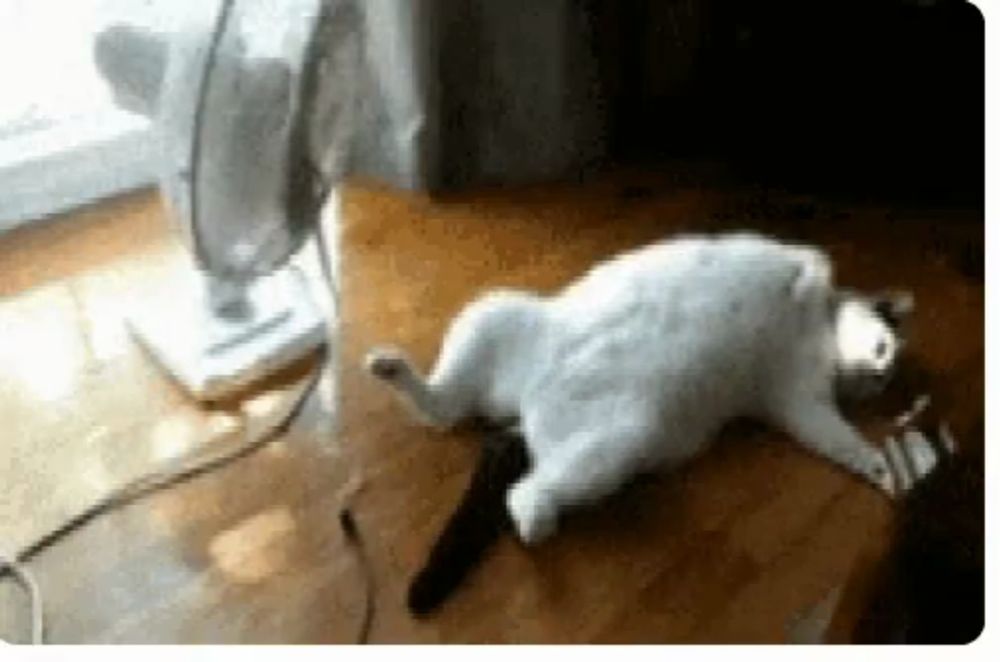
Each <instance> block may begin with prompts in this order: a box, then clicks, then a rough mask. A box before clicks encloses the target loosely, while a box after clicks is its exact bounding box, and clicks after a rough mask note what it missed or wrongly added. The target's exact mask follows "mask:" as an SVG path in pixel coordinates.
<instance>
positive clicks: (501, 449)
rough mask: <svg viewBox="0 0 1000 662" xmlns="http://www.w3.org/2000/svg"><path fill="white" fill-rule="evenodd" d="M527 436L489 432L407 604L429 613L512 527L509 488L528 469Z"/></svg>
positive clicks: (416, 611)
mask: <svg viewBox="0 0 1000 662" xmlns="http://www.w3.org/2000/svg"><path fill="white" fill-rule="evenodd" d="M528 462H529V460H528V452H527V447H526V445H525V442H524V439H523V438H522V437H521V436H520V435H519V434H518V433H516V432H512V431H504V432H494V433H491V434H489V435H488V436H487V438H486V439H485V440H484V443H483V445H482V450H481V451H480V456H479V462H478V464H477V466H476V469H475V473H474V474H473V476H472V480H471V481H470V482H469V485H468V487H467V488H466V490H465V493H464V494H463V495H462V501H461V502H460V503H459V506H458V508H457V509H456V510H455V512H454V513H453V514H452V516H451V519H449V520H448V524H447V525H445V528H444V531H442V533H441V535H440V536H439V537H438V539H437V542H436V543H435V545H434V547H433V548H432V549H431V552H430V554H429V555H428V558H427V562H426V563H425V564H424V567H423V569H422V570H421V571H420V572H419V573H417V575H416V577H414V579H413V582H412V583H411V584H410V591H409V594H408V596H407V607H408V608H409V610H410V613H411V614H413V615H414V616H425V615H427V614H429V613H431V612H433V611H434V610H435V609H437V608H438V607H439V606H441V604H442V603H443V602H444V601H445V600H446V599H447V598H448V596H449V595H451V593H452V592H453V591H454V590H455V589H456V588H457V587H458V585H459V584H461V582H462V580H463V579H465V576H466V575H467V574H468V573H469V571H470V570H472V568H473V567H475V565H476V563H478V562H479V560H480V559H481V558H482V557H483V554H485V552H486V550H487V549H488V548H489V546H490V545H491V544H493V543H494V542H495V541H496V540H497V538H499V537H500V535H501V534H502V533H503V532H504V531H505V530H509V529H510V520H509V516H508V515H507V508H506V501H505V496H506V493H507V489H508V488H509V487H510V486H511V485H512V484H513V483H514V482H515V481H517V480H518V479H519V478H520V477H521V475H522V474H524V472H525V471H527V469H528Z"/></svg>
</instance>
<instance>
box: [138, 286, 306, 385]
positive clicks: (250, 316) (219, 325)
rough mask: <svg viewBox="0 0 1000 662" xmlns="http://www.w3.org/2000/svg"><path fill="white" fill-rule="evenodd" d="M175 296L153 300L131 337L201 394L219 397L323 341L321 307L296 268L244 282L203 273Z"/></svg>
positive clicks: (140, 310) (142, 309) (143, 308)
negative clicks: (227, 281)
mask: <svg viewBox="0 0 1000 662" xmlns="http://www.w3.org/2000/svg"><path fill="white" fill-rule="evenodd" d="M178 289H179V290H182V291H175V292H173V293H171V295H169V300H147V301H146V302H144V304H143V305H142V306H141V307H139V308H138V309H137V310H136V311H135V312H134V313H133V315H132V316H131V317H130V318H129V320H128V326H129V329H130V330H131V332H132V334H133V336H135V338H136V339H137V340H138V341H139V343H140V344H141V345H143V346H144V347H145V348H146V349H147V350H148V351H149V352H150V354H152V356H153V357H154V358H155V359H156V360H157V361H159V363H160V364H162V365H163V367H164V368H166V370H167V371H168V372H169V373H170V374H171V376H173V377H174V379H176V380H177V381H178V382H180V384H181V385H182V386H184V388H186V389H187V390H188V391H189V392H190V393H191V394H193V395H194V396H195V397H196V398H198V399H200V400H219V399H222V398H225V397H226V396H228V395H231V394H233V393H235V392H238V391H241V390H243V389H245V388H247V387H248V386H250V385H251V384H253V383H254V382H255V381H257V380H259V379H260V378H262V377H265V376H267V375H269V374H271V373H273V372H275V371H276V370H279V369H281V368H283V367H285V366H287V365H289V364H290V363H292V362H294V361H296V360H298V359H300V358H302V357H304V356H305V355H307V354H308V353H309V352H310V351H312V350H314V349H316V348H317V347H319V346H320V345H321V344H322V343H323V342H324V341H325V334H326V327H325V325H324V319H323V315H322V313H321V312H320V311H319V310H318V309H317V307H316V306H315V304H314V303H313V301H312V299H311V298H310V295H309V291H308V287H307V284H306V282H305V280H304V278H302V277H301V276H300V274H299V273H298V272H295V271H293V270H291V269H288V268H284V269H278V270H276V271H274V272H273V273H271V274H269V275H267V276H264V277H261V278H259V279H257V280H255V281H254V282H252V283H250V284H248V285H247V286H246V287H242V286H236V285H233V284H228V283H222V282H219V281H215V280H212V279H211V278H210V277H207V276H202V277H201V278H199V279H196V280H195V281H194V282H193V283H190V284H185V285H184V286H180V285H179V286H178Z"/></svg>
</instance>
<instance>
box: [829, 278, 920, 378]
mask: <svg viewBox="0 0 1000 662" xmlns="http://www.w3.org/2000/svg"><path fill="white" fill-rule="evenodd" d="M913 306H914V301H913V295H912V294H910V293H909V292H889V293H885V294H880V295H877V296H865V295H861V294H857V293H853V292H845V293H843V294H842V295H841V296H840V297H838V300H837V305H836V307H835V310H834V319H833V323H834V339H835V344H836V354H837V389H838V392H839V393H840V394H841V395H843V396H847V397H865V396H870V395H875V394H877V393H879V392H881V391H882V390H883V389H884V388H885V385H886V384H887V383H888V381H889V378H890V377H891V376H892V373H893V370H894V369H895V367H896V364H897V362H898V360H899V354H900V351H901V350H902V348H903V346H904V344H905V336H904V323H905V321H906V320H907V318H909V316H910V314H911V313H912V312H913Z"/></svg>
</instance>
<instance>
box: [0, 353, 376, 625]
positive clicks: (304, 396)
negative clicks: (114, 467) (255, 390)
mask: <svg viewBox="0 0 1000 662" xmlns="http://www.w3.org/2000/svg"><path fill="white" fill-rule="evenodd" d="M326 354H327V351H326V349H325V346H324V350H323V351H322V355H321V357H320V364H319V366H317V368H316V370H315V371H314V373H313V375H312V376H311V377H310V379H309V382H308V383H307V384H306V385H305V386H304V387H303V388H302V390H301V391H300V393H299V394H298V395H297V396H296V397H295V399H294V401H293V403H292V405H291V406H290V407H289V408H288V410H287V411H286V412H285V413H284V414H283V415H282V416H281V417H279V420H278V421H277V422H276V423H275V424H274V425H272V426H270V427H268V428H267V429H266V430H264V431H263V432H262V433H261V434H259V435H257V436H256V437H254V438H252V439H250V440H249V441H246V442H243V443H240V444H238V445H236V446H235V447H233V448H228V449H225V450H222V451H220V452H218V453H215V454H213V455H210V456H208V457H199V456H196V457H194V458H187V459H186V461H183V462H181V463H180V466H178V467H176V468H173V469H167V470H158V471H153V472H151V473H149V474H147V475H145V476H142V477H140V478H138V479H136V480H133V481H130V482H129V483H126V484H125V485H123V486H122V487H120V488H117V489H115V490H113V491H112V492H111V493H109V494H108V495H106V496H105V497H103V498H102V499H100V500H98V501H97V502H95V503H93V504H92V505H90V506H89V507H88V508H86V509H85V510H83V511H82V512H80V513H79V514H77V515H76V516H74V517H73V518H71V519H69V520H67V521H66V522H64V523H63V524H61V525H60V526H58V527H56V528H55V529H53V530H51V531H49V532H47V533H45V534H44V535H42V536H41V537H40V538H39V539H38V540H36V541H35V542H33V543H31V544H29V545H28V546H26V547H25V548H24V549H22V550H21V551H20V552H18V553H17V554H15V555H14V557H13V558H4V557H3V556H0V579H2V578H3V577H4V576H5V575H7V574H8V573H9V574H10V575H11V576H12V577H13V578H14V580H15V581H16V582H17V583H18V585H19V586H20V587H21V588H22V589H23V590H24V591H25V592H26V593H27V595H28V599H29V603H30V610H31V643H33V644H43V643H45V610H44V603H43V601H42V593H41V590H40V589H39V587H38V583H37V582H36V581H35V579H34V578H33V576H32V574H31V572H30V571H29V570H28V569H27V567H25V564H26V563H28V562H30V561H31V560H32V559H34V558H35V557H36V556H38V555H39V554H40V553H42V552H43V551H45V550H46V549H48V548H50V547H51V546H52V545H54V544H56V543H57V542H59V541H61V540H63V539H64V538H66V537H67V536H69V535H70V534H72V533H74V532H76V531H78V530H80V529H81V528H83V527H84V526H86V525H87V524H89V523H90V522H91V521H93V520H95V519H97V518H98V517H100V516H102V515H105V514H107V513H109V512H111V511H113V510H116V509H118V508H121V507H123V506H126V505H129V504H131V503H133V502H135V501H137V500H139V499H141V498H143V497H146V496H149V495H151V494H154V493H156V492H160V491H162V490H165V489H167V488H169V487H174V486H176V485H179V484H181V483H184V482H187V481H189V480H191V479H193V478H196V477H198V476H201V475H204V474H206V473H208V472H211V471H213V470H216V469H220V468H222V467H224V466H226V465H229V464H230V463H232V462H234V461H236V460H238V459H241V458H244V457H247V456H248V455H251V454H253V453H254V452H256V451H258V450H260V449H261V448H263V447H264V446H266V445H267V444H268V443H270V442H272V441H274V440H275V439H277V438H279V437H280V436H282V435H283V434H284V433H285V432H287V431H288V429H289V428H290V427H291V425H292V423H293V422H294V421H295V419H296V418H297V417H298V415H299V414H300V413H301V411H302V409H303V407H304V406H305V403H306V402H307V400H308V399H309V396H310V395H311V394H312V393H313V392H314V391H315V390H316V387H317V385H318V384H319V382H320V379H321V378H322V375H323V373H324V368H325V367H326V365H327V360H326ZM340 520H341V525H342V528H343V530H344V534H345V536H346V537H347V539H348V541H349V542H350V543H351V544H352V545H353V546H354V547H355V549H356V551H357V552H358V557H359V562H360V563H361V566H362V573H363V577H364V580H365V613H364V616H363V619H362V622H361V625H360V627H359V631H358V635H357V639H356V641H357V643H365V642H366V641H367V639H368V633H369V631H370V628H371V621H372V616H373V612H374V590H373V581H372V576H371V568H370V566H369V564H368V560H367V556H366V555H365V553H364V549H363V545H362V543H361V534H360V532H359V531H358V528H357V524H356V522H355V521H354V517H353V515H352V514H351V512H350V510H349V508H347V507H344V509H343V510H342V511H341V513H340ZM345 522H349V523H350V524H349V525H347V524H345Z"/></svg>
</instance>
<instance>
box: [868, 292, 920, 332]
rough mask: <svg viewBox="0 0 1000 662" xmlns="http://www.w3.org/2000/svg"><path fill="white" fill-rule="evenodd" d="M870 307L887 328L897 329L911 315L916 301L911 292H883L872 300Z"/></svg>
mask: <svg viewBox="0 0 1000 662" xmlns="http://www.w3.org/2000/svg"><path fill="white" fill-rule="evenodd" d="M872 305H873V307H874V308H875V312H876V313H878V314H879V317H881V318H882V319H884V320H885V321H886V323H887V324H889V326H891V327H893V328H894V329H895V328H899V327H900V326H901V325H902V324H903V323H904V322H905V321H906V320H907V319H908V318H909V317H910V315H912V314H913V309H914V307H915V306H916V301H915V299H914V297H913V293H912V292H906V291H898V290H897V291H890V292H883V293H881V294H879V295H877V296H875V297H874V298H873V299H872Z"/></svg>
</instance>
